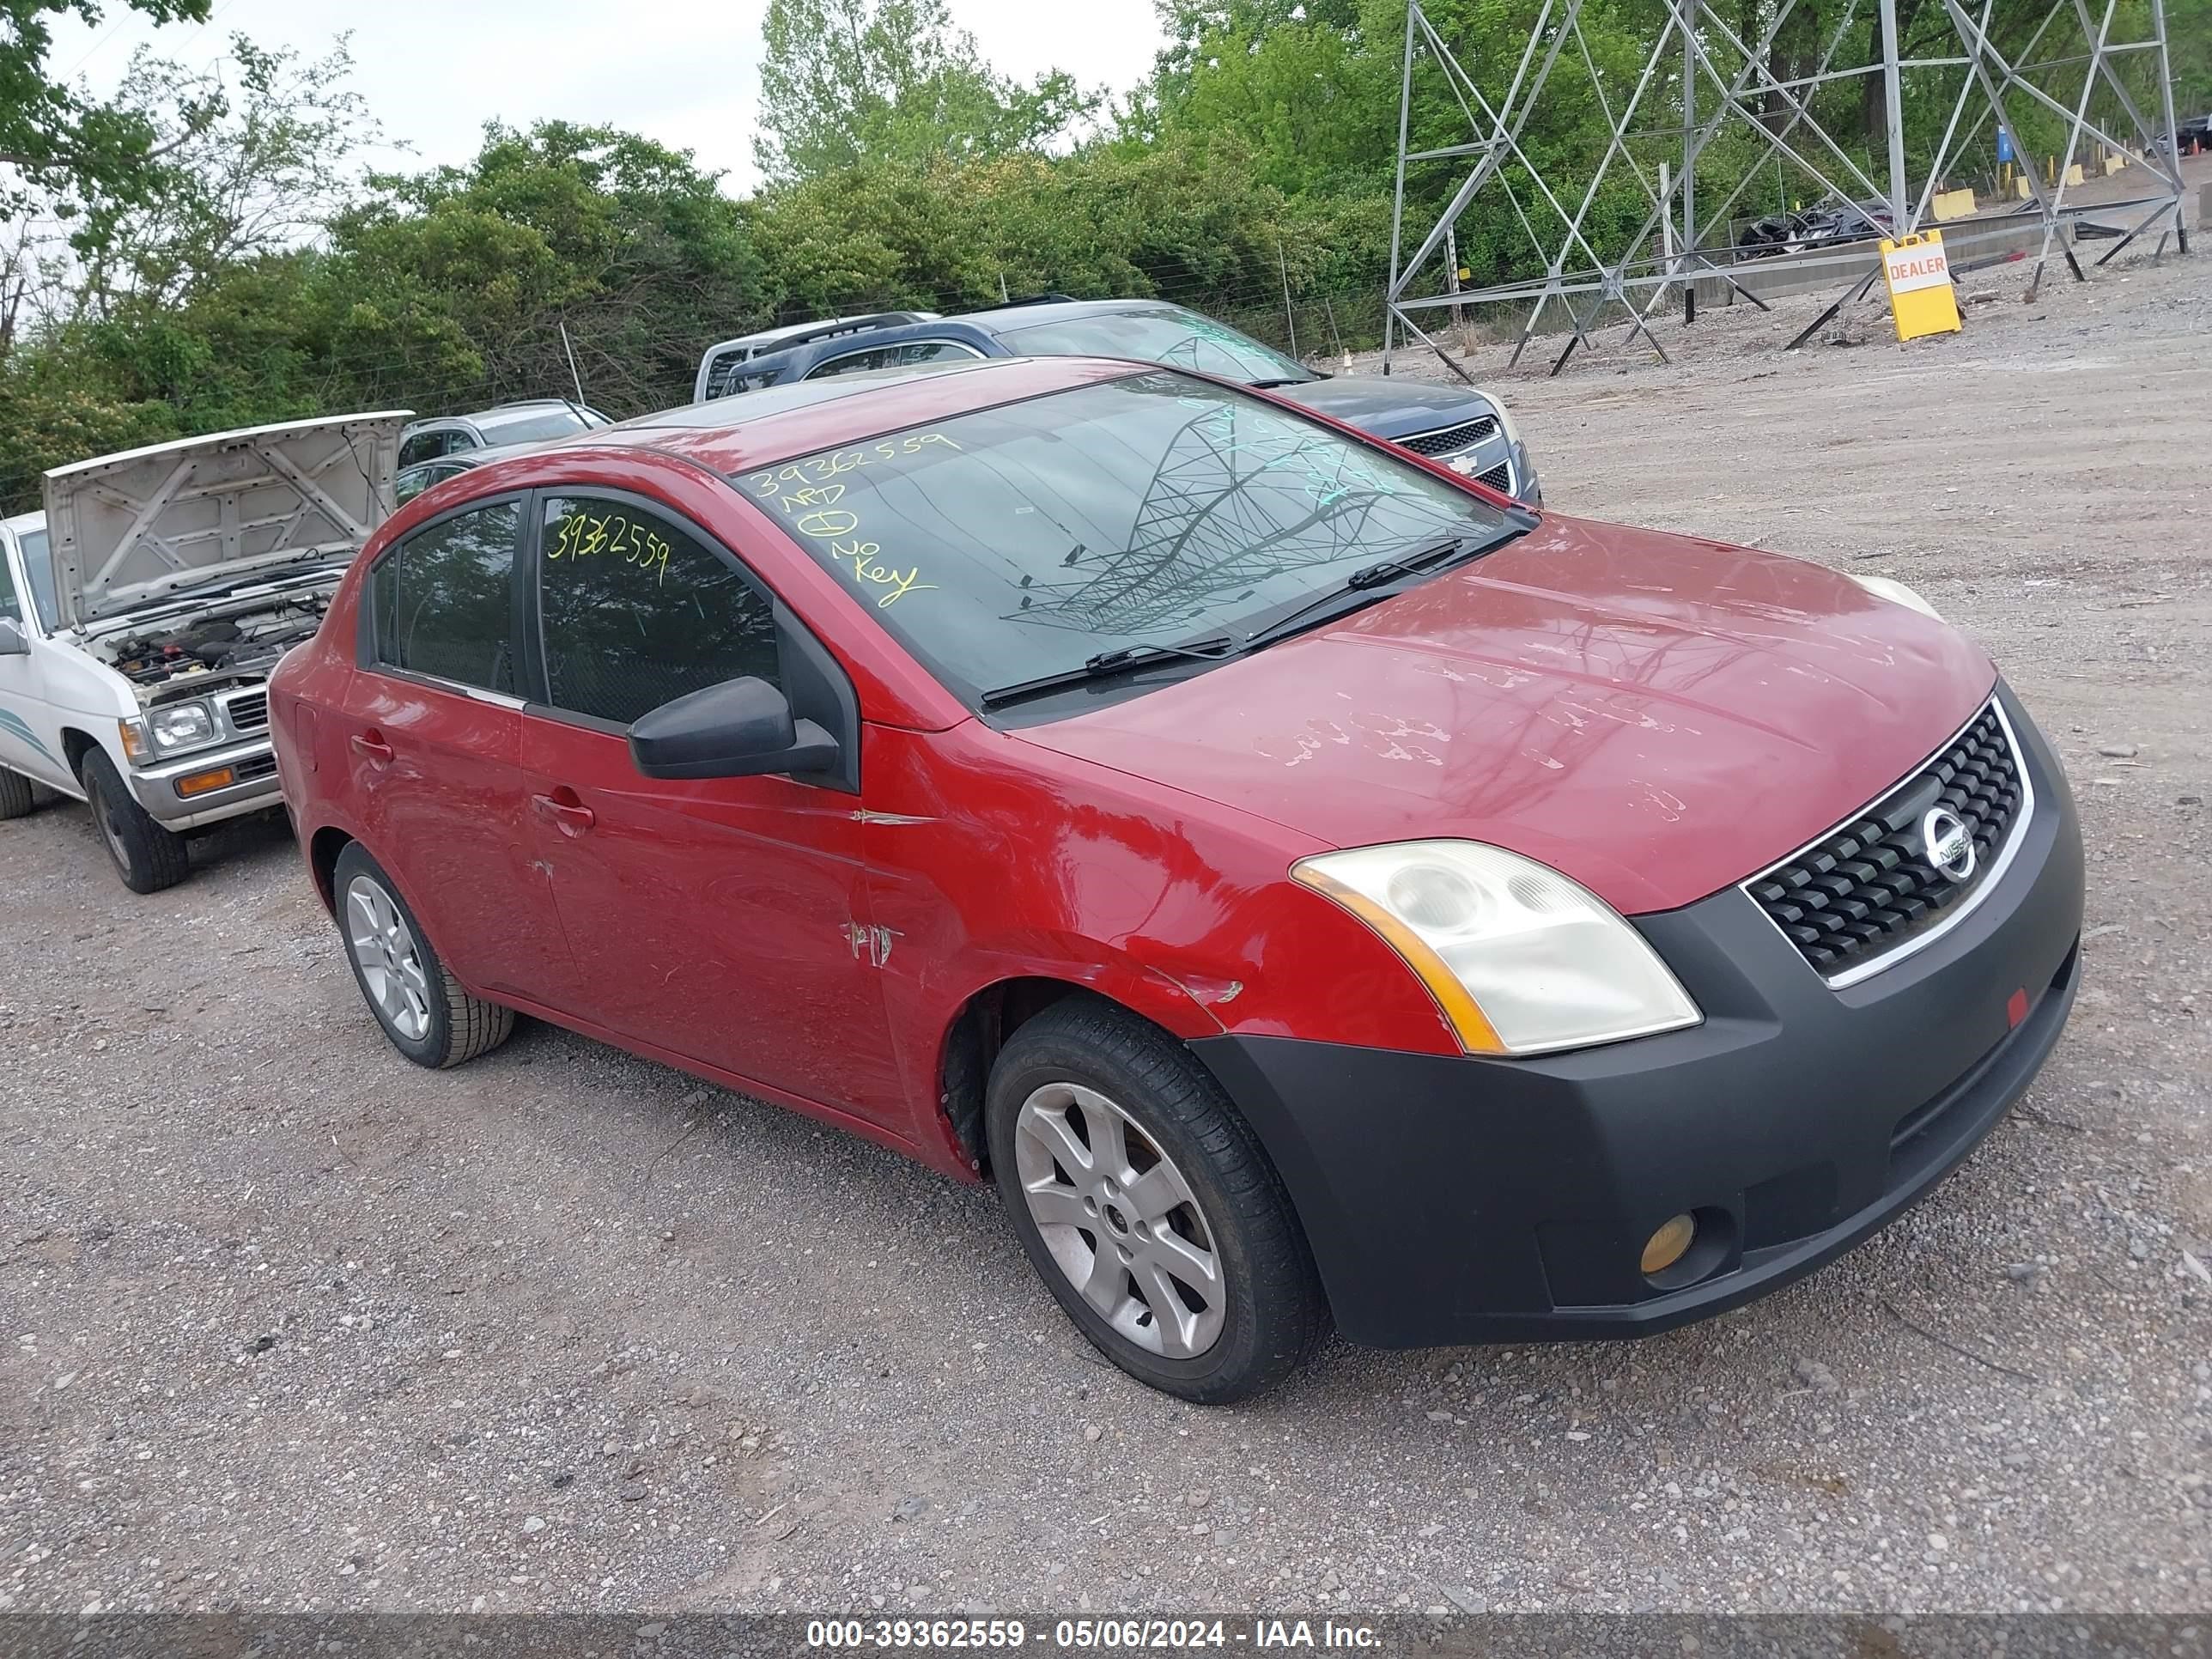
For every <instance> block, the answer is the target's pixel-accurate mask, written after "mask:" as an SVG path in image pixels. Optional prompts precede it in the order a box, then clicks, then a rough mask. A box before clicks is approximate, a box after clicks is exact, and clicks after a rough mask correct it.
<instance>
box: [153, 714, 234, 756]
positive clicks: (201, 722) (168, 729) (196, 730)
mask: <svg viewBox="0 0 2212 1659" xmlns="http://www.w3.org/2000/svg"><path fill="white" fill-rule="evenodd" d="M146 735H147V736H148V737H149V738H151V739H152V740H153V744H154V748H155V752H156V753H159V754H163V755H173V754H177V753H179V751H180V750H186V749H197V748H198V747H200V746H201V745H202V744H210V743H213V742H214V741H215V740H216V736H217V732H216V723H215V710H214V709H212V708H209V707H208V706H207V704H205V703H204V702H169V703H163V704H162V705H161V707H160V708H154V709H150V710H149V711H148V712H147V715H146Z"/></svg>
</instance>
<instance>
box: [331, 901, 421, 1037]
mask: <svg viewBox="0 0 2212 1659" xmlns="http://www.w3.org/2000/svg"><path fill="white" fill-rule="evenodd" d="M345 918H346V943H347V944H348V945H349V946H350V947H351V948H352V951H353V959H354V963H355V965H356V967H358V968H359V969H361V982H362V987H363V988H364V989H366V990H367V991H368V1000H369V1001H370V1002H371V1003H372V1004H373V1005H374V1006H375V1008H376V1012H377V1013H378V1014H379V1015H380V1016H381V1017H382V1018H383V1020H384V1023H385V1024H387V1025H389V1026H390V1027H391V1028H392V1030H394V1031H397V1032H398V1034H399V1035H400V1036H403V1037H404V1038H405V1039H406V1040H407V1041H408V1042H421V1041H422V1039H423V1037H424V1036H426V1035H427V1034H428V1031H429V1030H430V981H429V976H428V975H427V974H425V973H424V972H423V970H422V952H421V951H419V950H417V949H416V945H415V934H414V932H413V930H412V929H410V927H408V926H407V919H406V918H405V917H404V916H403V915H400V914H399V907H398V905H397V904H395V903H394V902H392V895H391V894H389V893H387V892H386V891H385V890H384V889H383V888H382V887H381V886H380V885H379V884H377V883H376V882H375V881H374V880H372V879H371V878H368V877H367V876H356V877H355V878H353V880H352V881H351V882H349V883H348V884H347V886H346V900H345Z"/></svg>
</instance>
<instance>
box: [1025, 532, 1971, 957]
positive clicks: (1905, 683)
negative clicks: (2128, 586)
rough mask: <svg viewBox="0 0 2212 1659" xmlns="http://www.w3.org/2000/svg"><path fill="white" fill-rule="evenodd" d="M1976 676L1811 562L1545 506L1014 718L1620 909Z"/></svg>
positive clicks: (1931, 731) (1804, 838) (1755, 865)
mask: <svg viewBox="0 0 2212 1659" xmlns="http://www.w3.org/2000/svg"><path fill="white" fill-rule="evenodd" d="M1995 677H1996V676H1995V670H1994V669H1993V668H1992V667H1991V665H1990V661H1989V659H1988V658H1987V657H1985V656H1984V654H1983V653H1982V652H1981V651H1980V650H1978V648H1977V647H1974V646H1973V645H1972V644H1971V643H1970V642H1969V641H1967V640H1966V638H1965V637H1964V636H1963V635H1960V634H1959V633H1958V632H1956V631H1955V630H1954V629H1951V628H1949V627H1948V626H1946V625H1945V624H1943V623H1939V622H1936V621H1934V620H1932V619H1930V618H1929V617H1923V616H1922V615H1921V614H1919V613H1918V612H1917V611H1911V610H1909V609H1907V608H1905V606H1902V605H1894V604H1891V603H1889V602H1887V601H1886V600H1881V599H1875V597H1874V596H1872V595H1871V594H1869V593H1868V592H1866V591H1865V590H1864V589H1863V588H1861V587H1860V586H1858V585H1857V583H1855V582H1852V581H1851V580H1849V579H1848V578H1846V577H1844V576H1841V575H1838V574H1836V573H1835V572H1833V571H1830V570H1827V569H1825V568H1822V567H1820V566H1819V565H1816V564H1811V563H1808V562H1803V561H1800V560H1796V559H1790V558H1785V557H1783V556H1779V555H1776V554H1771V553H1763V552H1758V551H1755V550H1750V549H1746V548H1739V547H1730V546H1728V545H1726V544H1723V543H1717V542H1709V541H1698V540H1692V539H1689V538H1684V537H1678V536H1668V535H1662V534H1660V533H1658V532H1651V531H1642V530H1627V529H1621V528H1617V527H1615V526H1609V525H1597V524H1591V523H1587V522H1584V521H1582V520H1574V519H1569V518H1565V517H1561V516H1559V515H1556V514H1553V515H1547V517H1546V518H1545V520H1543V522H1542V524H1541V526H1539V527H1538V528H1536V529H1535V530H1534V531H1531V532H1529V533H1528V535H1526V536H1524V537H1523V538H1521V539H1520V540H1519V541H1517V542H1515V543H1513V544H1510V545H1508V546H1507V547H1504V548H1502V549H1500V550H1498V552H1496V553H1493V554H1491V555H1489V556H1487V557H1486V558H1483V559H1481V560H1479V561H1477V562H1475V563H1474V564H1472V565H1470V566H1468V567H1465V568H1462V569H1459V570H1455V571H1452V572H1449V573H1448V574H1443V575H1441V576H1438V577H1437V578H1435V579H1434V580H1430V581H1428V582H1425V583H1423V584H1421V585H1419V586H1416V587H1414V588H1413V589H1411V590H1409V591H1407V592H1404V593H1401V594H1400V595H1398V596H1396V597H1395V598H1394V599H1389V600H1387V601H1385V602H1384V603H1383V604H1381V605H1375V606H1373V607H1370V609H1368V610H1366V611H1360V612H1358V613H1356V614H1355V615H1353V616H1352V617H1347V618H1346V619H1345V620H1344V621H1343V622H1341V623H1336V624H1334V625H1332V626H1329V627H1326V628H1323V629H1316V631H1314V632H1312V633H1310V634H1304V635H1297V636H1295V637H1293V638H1291V639H1290V640H1286V641H1283V642H1282V643H1280V644H1279V645H1275V646H1273V647H1267V648H1265V649H1262V650H1261V651H1257V652H1255V653H1253V654H1252V655H1250V656H1249V657H1243V658H1239V659H1236V660H1234V661H1232V662H1230V663H1227V664H1225V665H1222V666H1221V667H1219V668H1217V669H1213V670H1212V671H1206V672H1202V673H1199V674H1196V675H1194V677H1192V678H1188V679H1186V680H1183V681H1181V682H1177V683H1175V684H1169V685H1164V686H1162V687H1159V688H1158V689H1157V690H1152V691H1150V692H1147V693H1146V694H1144V695H1141V696H1127V695H1126V694H1125V695H1124V696H1121V697H1120V698H1119V699H1117V700H1115V701H1112V702H1107V703H1106V704H1105V706H1103V707H1101V708H1097V709H1095V710H1091V711H1090V712H1087V713H1085V714H1078V715H1074V716H1071V717H1070V718H1068V719H1066V720H1057V721H1054V722H1051V723H1048V724H1045V725H1041V726H1031V727H1025V728H1021V729H1019V731H1018V736H1019V738H1022V739H1023V740H1024V741H1027V742H1030V743H1033V744H1042V745H1044V746H1046V747H1048V748H1050V749H1053V750H1058V751H1059V752H1060V753H1062V754H1065V755H1068V756H1073V757H1079V758H1081V759H1084V760H1086V761H1090V762H1093V763H1097V764H1100V765H1103V766H1109V767H1112V768H1115V769H1118V770H1121V771H1123V772H1127V773H1131V774H1134V775H1139V776H1143V777H1146V778H1151V779H1155V780H1158V781H1161V782H1164V783H1167V784H1170V785H1171V786H1173V787H1176V788H1177V789H1180V790H1182V791H1183V792H1185V793H1188V794H1192V795H1195V796H1200V797H1203V798H1206V799H1211V800H1214V801H1218V802H1219V803H1221V804H1222V805H1227V806H1230V807H1233V808H1236V809H1238V810H1240V811H1247V812H1250V813H1254V814H1256V815H1259V816H1261V817H1266V818H1269V819H1272V820H1273V821H1274V822H1276V823H1280V824H1283V825H1285V826H1287V827H1289V828H1291V829H1297V830H1299V831H1302V832H1304V833H1305V834H1308V835H1310V836H1313V837H1314V838H1315V839H1316V840H1317V841H1320V842H1327V843H1328V844H1330V845H1333V846H1337V847H1357V846H1367V845H1373V844H1375V843H1378V842H1391V841H1401V840H1412V839H1416V838H1419V837H1427V836H1456V837H1465V838H1468V839H1471V840H1475V841H1482V842H1491V843H1492V844H1494V845H1497V846H1500V847H1504V848H1510V849H1512V850H1513V851H1515V852H1518V853H1522V854H1526V855H1527V856H1528V857H1530V858H1534V859H1537V860H1541V861H1542V862H1544V863H1546V864H1548V865H1551V866H1553V867H1554V868H1556V869H1559V870H1561V871H1564V872H1565V873H1567V874H1568V875H1571V876H1572V877H1573V878H1575V879H1577V881H1580V882H1581V883H1582V884H1583V885H1585V886H1586V887H1589V889H1590V890H1593V891H1594V892H1595V893H1597V894H1599V895H1600V896H1601V897H1603V898H1604V899H1606V900H1607V902H1609V903H1611V904H1612V905H1613V907H1614V908H1617V909H1619V910H1621V911H1622V912H1624V913H1626V914H1632V915H1633V914H1638V913H1646V912H1650V911H1655V910H1667V909H1673V908H1676V907H1678V906H1680V905H1684V904H1687V903H1691V902H1693V901H1695V900H1698V899H1700V898H1703V897H1705V896H1708V895H1709V894H1711V893H1714V892H1717V891H1718V890H1721V889H1722V888H1723V887H1726V886H1728V885H1729V884H1730V883H1732V882H1736V881H1740V880H1741V879H1743V878H1745V877H1747V876H1749V875H1752V874H1753V873H1755V872H1758V871H1759V870H1761V869H1763V868H1765V866H1768V865H1769V864H1771V863H1773V862H1774V861H1775V860H1778V859H1780V858H1783V857H1785V856H1787V855H1788V854H1790V853H1791V852H1794V851H1795V850H1796V849H1797V848H1800V847H1802V846H1803V845H1805V844H1806V843H1807V842H1809V841H1812V840H1813V839H1814V838H1815V837H1816V836H1819V835H1820V834H1821V833H1822V832H1823V831H1825V830H1826V829H1830V828H1831V827H1832V826H1833V825H1835V824H1836V823H1839V822H1841V821H1842V820H1843V819H1844V818H1846V817H1849V816H1850V814H1851V813H1853V812H1855V811H1857V810H1858V809H1859V808H1861V807H1862V806H1863V805H1865V804H1866V803H1867V802H1869V801H1870V800H1872V799H1875V797H1876V796H1877V795H1879V794H1881V793H1882V792H1883V791H1884V790H1886V789H1887V788H1888V787H1890V786H1891V785H1893V784H1894V783H1895V782H1896V781H1898V780H1899V778H1901V777H1903V776H1905V775H1906V774H1907V773H1909V772H1910V771H1911V769H1913V768H1914V766H1915V765H1917V763H1920V762H1921V761H1923V760H1924V759H1925V758H1926V757H1928V756H1929V755H1930V754H1932V753H1934V752H1935V750H1936V749H1938V748H1939V747H1941V746H1942V744H1943V743H1944V742H1945V741H1946V740H1947V739H1948V738H1950V737H1951V736H1952V734H1953V733H1954V732H1956V731H1957V730H1958V728H1959V727H1960V726H1963V725H1964V724H1966V720H1967V718H1968V717H1969V715H1971V714H1972V712H1973V711H1974V710H1975V708H1978V706H1979V705H1980V704H1981V702H1983V701H1984V699H1985V698H1987V697H1988V696H1989V695H1990V690H1991V687H1992V684H1994V681H1995ZM1102 695H1103V694H1102Z"/></svg>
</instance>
